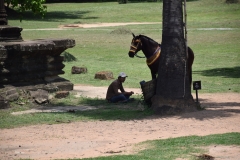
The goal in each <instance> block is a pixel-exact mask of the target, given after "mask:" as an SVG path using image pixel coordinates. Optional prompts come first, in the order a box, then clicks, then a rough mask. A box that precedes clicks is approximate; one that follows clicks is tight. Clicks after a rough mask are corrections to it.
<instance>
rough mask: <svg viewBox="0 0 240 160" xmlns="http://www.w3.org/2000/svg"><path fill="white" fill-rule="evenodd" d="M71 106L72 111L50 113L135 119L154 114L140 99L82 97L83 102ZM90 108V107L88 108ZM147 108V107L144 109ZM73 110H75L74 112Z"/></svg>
mask: <svg viewBox="0 0 240 160" xmlns="http://www.w3.org/2000/svg"><path fill="white" fill-rule="evenodd" d="M54 106H56V108H57V106H66V107H68V106H69V105H66V103H65V102H59V103H55V104H54ZM69 108H71V109H70V110H69V111H70V112H65V113H64V112H62V113H61V112H60V113H48V114H55V115H56V114H57V115H59V114H60V115H61V114H62V115H63V114H64V115H66V114H70V115H72V116H73V117H74V119H82V118H83V119H92V120H122V121H125V120H134V119H144V118H146V117H148V116H151V115H152V110H151V109H149V108H147V106H143V105H142V106H141V108H140V107H139V101H137V100H136V101H133V102H129V103H109V102H107V101H106V100H105V99H98V98H82V99H81V102H80V103H78V104H76V105H75V106H71V107H69ZM88 108H89V109H88ZM144 108H145V109H144ZM72 111H73V112H72Z"/></svg>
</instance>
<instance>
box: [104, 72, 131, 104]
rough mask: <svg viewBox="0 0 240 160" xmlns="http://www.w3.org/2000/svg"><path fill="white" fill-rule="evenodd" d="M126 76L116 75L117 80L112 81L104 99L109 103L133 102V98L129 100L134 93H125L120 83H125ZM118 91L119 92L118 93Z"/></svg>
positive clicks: (123, 74) (122, 74)
mask: <svg viewBox="0 0 240 160" xmlns="http://www.w3.org/2000/svg"><path fill="white" fill-rule="evenodd" d="M126 77H127V75H126V74H125V73H124V72H121V73H120V74H119V75H118V79H116V80H114V81H113V82H112V83H111V84H110V85H109V87H108V90H107V95H106V99H107V100H108V101H109V102H112V103H116V102H128V101H130V100H133V98H131V99H130V98H129V97H130V96H131V95H133V94H134V92H132V91H131V92H126V91H125V90H124V88H123V85H122V83H123V82H124V81H125V79H126ZM118 89H120V91H121V92H119V91H118Z"/></svg>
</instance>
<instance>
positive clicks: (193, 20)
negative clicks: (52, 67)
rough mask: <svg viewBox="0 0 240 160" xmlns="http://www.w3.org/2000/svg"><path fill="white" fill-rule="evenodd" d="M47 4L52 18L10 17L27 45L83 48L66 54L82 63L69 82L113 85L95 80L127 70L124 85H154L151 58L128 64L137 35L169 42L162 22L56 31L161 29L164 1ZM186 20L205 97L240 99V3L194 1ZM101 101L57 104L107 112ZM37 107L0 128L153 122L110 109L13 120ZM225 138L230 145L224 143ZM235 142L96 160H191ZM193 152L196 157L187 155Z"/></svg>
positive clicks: (181, 145)
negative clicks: (43, 42) (55, 42)
mask: <svg viewBox="0 0 240 160" xmlns="http://www.w3.org/2000/svg"><path fill="white" fill-rule="evenodd" d="M46 5H47V7H48V13H47V15H46V17H45V19H40V18H39V17H34V16H33V15H31V13H26V14H25V15H24V17H23V18H24V19H23V21H22V22H20V21H19V19H18V18H16V17H14V16H11V15H9V17H8V22H9V25H11V26H20V27H22V28H23V31H22V37H23V39H24V40H26V41H27V40H32V39H41V38H43V39H48V38H70V39H74V40H75V41H76V46H75V47H74V48H70V49H68V50H66V52H67V53H69V54H71V55H72V56H74V57H75V58H76V60H75V61H70V62H65V68H64V71H65V74H64V75H61V77H63V78H66V79H68V80H70V81H71V82H73V83H74V84H86V85H93V86H108V85H109V84H110V81H104V80H96V79H94V75H95V73H96V72H98V71H112V72H113V74H114V77H115V78H116V77H117V75H118V73H119V72H121V71H124V72H126V73H127V74H128V76H129V77H128V79H127V81H126V82H125V83H124V86H125V87H133V88H139V87H140V86H139V82H140V81H142V80H145V81H148V80H150V79H151V74H150V70H149V69H148V67H147V65H146V63H145V59H139V58H133V59H132V58H129V57H128V51H129V47H130V42H131V40H132V35H131V33H130V32H133V33H135V35H137V34H144V35H146V36H148V37H151V38H152V39H154V40H156V41H157V42H159V43H160V42H161V35H162V24H161V23H160V24H143V25H128V26H121V27H104V28H70V29H64V30H57V28H58V27H59V26H60V25H66V24H85V23H89V24H90V23H114V22H119V23H125V22H161V21H162V2H151V3H150V2H149V3H147V2H142V3H127V4H118V3H117V2H109V3H51V4H46ZM187 14H188V15H187V29H188V45H189V46H190V47H191V48H192V49H193V51H194V54H195V60H194V64H193V81H197V80H201V81H202V90H201V91H200V92H201V93H218V92H220V93H221V92H222V93H226V92H237V93H240V27H239V26H240V19H239V15H240V3H237V4H226V3H225V0H197V1H190V2H187ZM39 29H49V30H39ZM124 31H126V32H124ZM127 31H130V32H127ZM139 54H140V55H141V54H142V53H141V52H140V53H139ZM72 66H85V67H87V68H88V73H86V74H80V75H76V74H74V75H73V74H71V68H72ZM193 92H194V91H193ZM137 98H139V97H137ZM102 101H103V100H99V99H87V98H83V97H82V98H81V99H76V98H74V96H70V97H68V98H67V99H65V100H63V101H59V102H56V104H62V105H67V104H75V105H79V104H88V105H95V106H97V105H101V104H102ZM31 107H32V106H21V107H17V108H16V107H13V108H10V109H8V110H4V111H1V112H0V119H1V121H0V128H12V127H18V126H23V125H32V124H54V123H55V122H54V120H55V119H61V120H62V121H65V120H71V121H81V120H95V119H103V118H105V119H106V120H109V119H111V120H116V119H118V118H119V117H121V118H123V120H129V119H131V118H133V117H136V116H139V117H140V118H141V117H146V116H149V115H151V111H149V110H145V111H144V112H141V113H140V112H139V111H135V110H134V109H132V110H131V109H130V110H127V111H123V110H119V109H112V107H111V106H106V109H104V110H101V111H100V110H99V111H94V112H88V111H86V112H81V113H77V114H78V116H74V117H73V116H72V115H71V114H68V113H61V114H59V113H54V114H49V113H41V114H36V115H35V116H32V115H30V114H29V115H24V116H12V115H10V113H11V112H14V111H19V110H26V109H29V108H31ZM223 139H224V140H226V141H224V142H222V140H223ZM231 139H232V141H231ZM236 139H240V138H239V133H229V134H224V135H212V136H206V137H196V136H193V137H182V138H176V139H167V140H158V141H152V142H146V143H148V145H152V146H153V147H151V149H147V150H144V151H142V152H140V153H139V154H137V155H136V156H135V155H134V156H132V155H130V156H114V157H108V158H102V157H100V158H97V159H136V158H137V159H159V158H160V159H174V158H176V157H179V154H180V155H182V157H183V158H184V157H186V156H187V155H189V153H194V152H198V153H199V152H201V151H200V149H199V148H196V146H198V145H200V146H205V145H211V144H223V145H232V144H234V145H240V142H239V140H238V141H235V140H236ZM144 143H145V142H144ZM163 145H164V146H163ZM158 148H166V150H162V151H161V152H159V150H158ZM189 148H190V150H188V149H189ZM173 151H174V153H173ZM175 151H176V152H175ZM165 152H166V153H165ZM180 152H181V153H180ZM175 153H176V154H175ZM167 155H172V157H165V156H167ZM149 157H150V158H149Z"/></svg>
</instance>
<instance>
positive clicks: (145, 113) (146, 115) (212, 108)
mask: <svg viewBox="0 0 240 160" xmlns="http://www.w3.org/2000/svg"><path fill="white" fill-rule="evenodd" d="M199 101H200V103H201V106H202V107H203V108H204V109H203V110H198V111H195V112H186V113H179V114H174V115H173V114H172V115H167V114H166V115H155V114H154V112H153V110H152V109H151V108H148V106H147V105H145V106H144V104H143V105H142V104H141V103H139V102H140V101H134V102H131V103H127V104H121V103H119V104H112V103H108V102H107V101H106V100H105V99H86V100H85V102H84V104H85V105H86V106H94V107H96V108H97V109H94V110H86V111H76V112H74V113H73V115H74V116H76V117H78V116H83V117H87V118H89V119H95V120H121V121H128V120H144V119H161V118H171V117H173V116H177V117H178V118H179V119H184V118H186V119H188V118H193V119H196V120H206V119H214V118H224V117H231V116H232V114H233V113H237V114H240V103H239V102H226V103H223V102H221V103H217V102H208V101H207V99H199ZM141 105H142V106H141ZM81 106H82V105H79V106H76V108H77V107H81ZM139 106H141V107H139ZM69 114H71V113H69Z"/></svg>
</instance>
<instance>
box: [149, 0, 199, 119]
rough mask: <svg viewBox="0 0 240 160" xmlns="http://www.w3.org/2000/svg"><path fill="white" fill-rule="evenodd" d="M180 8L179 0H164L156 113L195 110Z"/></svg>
mask: <svg viewBox="0 0 240 160" xmlns="http://www.w3.org/2000/svg"><path fill="white" fill-rule="evenodd" d="M182 8H183V7H182V0H163V31H162V51H161V56H160V64H159V69H158V79H157V90H156V95H155V96H154V97H153V99H152V107H153V109H154V111H155V112H156V113H159V114H166V113H169V114H172V113H175V112H179V111H183V110H194V109H195V107H194V106H195V103H194V101H193V97H192V95H191V86H190V85H191V84H190V82H189V74H188V73H187V72H186V71H187V68H186V66H187V56H186V43H185V39H184V26H183V25H184V24H183V10H182Z"/></svg>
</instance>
